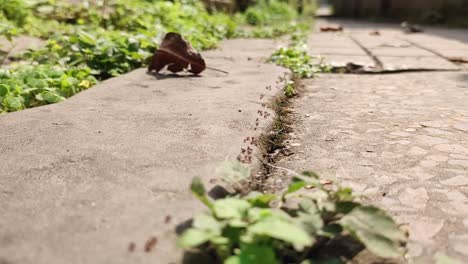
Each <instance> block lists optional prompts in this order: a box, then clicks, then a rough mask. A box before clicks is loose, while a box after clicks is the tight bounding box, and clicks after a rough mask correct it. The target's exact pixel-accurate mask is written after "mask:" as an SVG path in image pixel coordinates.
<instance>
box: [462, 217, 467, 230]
mask: <svg viewBox="0 0 468 264" xmlns="http://www.w3.org/2000/svg"><path fill="white" fill-rule="evenodd" d="M463 225H465V227H466V228H468V218H466V219H463Z"/></svg>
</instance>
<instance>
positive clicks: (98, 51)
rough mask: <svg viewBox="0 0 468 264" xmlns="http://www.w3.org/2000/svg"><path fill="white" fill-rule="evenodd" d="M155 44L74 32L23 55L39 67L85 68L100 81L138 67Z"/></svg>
mask: <svg viewBox="0 0 468 264" xmlns="http://www.w3.org/2000/svg"><path fill="white" fill-rule="evenodd" d="M154 43H155V42H152V41H151V39H148V38H147V37H146V36H144V35H132V34H129V33H125V32H113V31H104V30H100V31H97V32H95V33H94V34H92V33H86V32H84V31H79V32H77V34H76V35H74V36H59V37H57V38H55V39H52V40H49V41H48V43H47V45H46V48H44V49H40V50H35V51H29V52H27V53H26V54H25V57H26V58H29V59H31V60H33V61H35V62H38V63H40V64H58V65H62V66H64V67H65V66H66V67H76V66H79V67H88V68H90V69H91V70H92V71H91V73H92V74H93V75H94V76H95V77H96V78H98V79H100V80H103V79H107V78H109V77H112V76H117V75H120V74H122V73H126V72H128V71H130V70H133V69H135V68H138V67H141V66H142V65H143V64H144V62H145V60H146V59H147V58H148V57H149V56H150V55H151V54H152V51H154V49H155V44H154Z"/></svg>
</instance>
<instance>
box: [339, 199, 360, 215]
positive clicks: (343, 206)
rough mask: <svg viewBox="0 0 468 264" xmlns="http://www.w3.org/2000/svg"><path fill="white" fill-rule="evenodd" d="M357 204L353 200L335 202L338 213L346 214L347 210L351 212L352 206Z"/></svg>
mask: <svg viewBox="0 0 468 264" xmlns="http://www.w3.org/2000/svg"><path fill="white" fill-rule="evenodd" d="M358 206H360V204H359V203H355V202H337V203H336V211H337V212H338V213H342V214H348V213H349V212H351V211H352V210H353V209H354V208H356V207H358Z"/></svg>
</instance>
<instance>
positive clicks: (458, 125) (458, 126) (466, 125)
mask: <svg viewBox="0 0 468 264" xmlns="http://www.w3.org/2000/svg"><path fill="white" fill-rule="evenodd" d="M453 127H454V128H456V129H458V130H461V131H468V123H456V124H454V125H453Z"/></svg>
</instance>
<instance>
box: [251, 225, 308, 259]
mask: <svg viewBox="0 0 468 264" xmlns="http://www.w3.org/2000/svg"><path fill="white" fill-rule="evenodd" d="M248 232H249V233H250V234H253V235H256V236H267V237H271V238H275V239H278V240H282V241H285V242H287V243H290V244H291V245H293V247H294V248H295V249H296V250H298V251H302V250H303V249H304V248H305V247H308V246H311V245H312V244H313V243H314V242H315V239H314V238H313V237H311V236H309V234H308V233H307V231H306V230H304V229H303V228H301V227H299V226H298V225H295V224H293V223H289V222H287V221H285V220H283V219H281V218H278V217H269V218H267V219H263V220H262V221H259V222H257V223H255V224H253V225H252V226H250V227H249V229H248Z"/></svg>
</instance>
